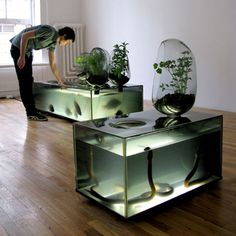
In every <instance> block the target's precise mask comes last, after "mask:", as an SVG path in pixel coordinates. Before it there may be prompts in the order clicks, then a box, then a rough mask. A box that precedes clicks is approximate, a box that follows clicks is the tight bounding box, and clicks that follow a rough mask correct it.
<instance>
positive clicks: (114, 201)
mask: <svg viewBox="0 0 236 236" xmlns="http://www.w3.org/2000/svg"><path fill="white" fill-rule="evenodd" d="M222 119H223V117H222V116H221V115H218V116H214V115H210V114H205V113H198V112H188V113H186V114H185V116H184V117H181V119H179V118H178V117H177V118H171V119H170V118H169V117H163V115H162V114H161V113H159V112H158V111H156V110H150V111H143V112H137V113H131V114H129V115H127V116H126V117H112V118H103V119H97V120H93V121H84V122H76V123H74V124H73V133H74V134H73V135H74V137H73V140H74V158H75V183H76V191H77V192H79V193H80V194H82V195H84V196H86V197H88V198H89V199H93V200H95V201H97V202H99V203H100V204H102V205H104V206H106V207H107V208H109V209H110V210H112V211H114V212H116V213H117V214H119V215H121V216H123V217H125V218H128V217H131V216H134V215H136V214H139V213H141V212H143V211H145V210H148V209H150V208H152V207H155V206H158V205H160V204H163V203H165V202H167V201H170V200H171V199H174V198H176V197H178V196H181V195H183V194H186V193H188V192H190V191H193V190H195V189H197V188H199V187H201V186H204V185H206V184H209V183H212V182H215V181H217V180H219V179H221V178H222Z"/></svg>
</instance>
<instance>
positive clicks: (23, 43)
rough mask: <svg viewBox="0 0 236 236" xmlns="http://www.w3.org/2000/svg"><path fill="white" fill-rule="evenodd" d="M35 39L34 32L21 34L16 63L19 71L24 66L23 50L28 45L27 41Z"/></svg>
mask: <svg viewBox="0 0 236 236" xmlns="http://www.w3.org/2000/svg"><path fill="white" fill-rule="evenodd" d="M32 38H35V32H34V31H28V32H25V33H23V34H22V36H21V42H20V57H19V59H18V61H17V65H18V67H19V68H20V69H22V68H23V67H24V66H25V50H26V47H27V44H28V41H29V39H32Z"/></svg>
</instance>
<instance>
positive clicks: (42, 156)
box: [0, 99, 236, 236]
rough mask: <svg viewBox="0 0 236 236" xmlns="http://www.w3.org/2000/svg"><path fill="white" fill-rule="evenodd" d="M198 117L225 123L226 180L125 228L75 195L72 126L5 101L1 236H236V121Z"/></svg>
mask: <svg viewBox="0 0 236 236" xmlns="http://www.w3.org/2000/svg"><path fill="white" fill-rule="evenodd" d="M144 107H145V109H146V110H148V109H152V105H151V103H150V102H145V105H144ZM194 110H201V111H207V112H210V113H222V114H223V115H224V137H223V180H222V181H219V182H218V183H216V184H215V185H213V186H211V187H209V188H208V189H204V191H200V192H197V193H196V194H195V195H190V196H185V197H182V198H180V199H178V201H173V202H172V203H171V204H168V205H164V206H161V207H157V208H154V209H152V210H149V211H147V212H145V213H144V214H141V215H139V216H137V217H134V218H131V219H129V220H125V219H123V218H121V217H120V216H118V215H116V214H114V213H113V212H110V211H109V210H107V209H105V208H103V207H101V206H100V205H98V204H97V203H94V202H92V201H91V200H88V199H86V198H84V197H83V196H81V195H79V194H78V193H76V192H75V182H74V157H73V155H74V154H73V137H72V135H73V133H72V121H69V120H65V119H60V118H58V117H53V116H49V121H48V122H33V121H31V122H28V121H27V119H26V117H25V112H24V108H23V106H22V104H21V102H19V101H17V100H15V99H0V123H1V126H0V127H1V128H0V236H5V235H8V236H13V235H14V236H29V235H36V236H41V235H43V236H47V235H62V236H70V235H77V236H83V235H87V236H99V235H122V236H123V235H126V236H129V235H132V236H136V235H141V236H150V235H175V236H176V235H236V224H235V219H236V204H235V202H236V174H235V173H236V159H235V157H236V141H235V140H236V113H230V112H221V111H213V110H206V109H197V108H194Z"/></svg>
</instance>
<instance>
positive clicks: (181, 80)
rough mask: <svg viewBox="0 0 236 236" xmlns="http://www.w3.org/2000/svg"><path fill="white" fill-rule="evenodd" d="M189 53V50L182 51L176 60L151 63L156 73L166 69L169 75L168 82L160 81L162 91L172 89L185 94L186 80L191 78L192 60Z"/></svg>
mask: <svg viewBox="0 0 236 236" xmlns="http://www.w3.org/2000/svg"><path fill="white" fill-rule="evenodd" d="M189 54H190V52H189V51H184V52H182V55H183V56H182V57H180V58H178V59H176V60H167V61H161V62H160V63H159V64H158V63H154V64H153V68H154V70H155V71H156V72H157V73H158V74H161V73H162V72H163V69H166V70H167V71H168V73H169V74H170V75H171V78H172V79H171V81H170V83H162V84H161V85H160V88H161V89H162V91H164V90H168V89H174V91H175V93H180V94H186V91H187V88H188V87H187V85H188V81H189V80H191V77H190V76H189V72H191V65H192V62H193V59H192V57H190V56H189Z"/></svg>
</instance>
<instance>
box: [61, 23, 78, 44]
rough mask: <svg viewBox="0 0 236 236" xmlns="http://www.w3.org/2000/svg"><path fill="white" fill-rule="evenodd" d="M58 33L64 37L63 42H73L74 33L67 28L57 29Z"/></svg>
mask: <svg viewBox="0 0 236 236" xmlns="http://www.w3.org/2000/svg"><path fill="white" fill-rule="evenodd" d="M58 33H59V35H60V36H64V37H65V40H68V39H71V40H72V42H74V41H75V31H74V30H73V29H72V28H70V27H68V26H66V27H63V28H61V29H59V30H58Z"/></svg>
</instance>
